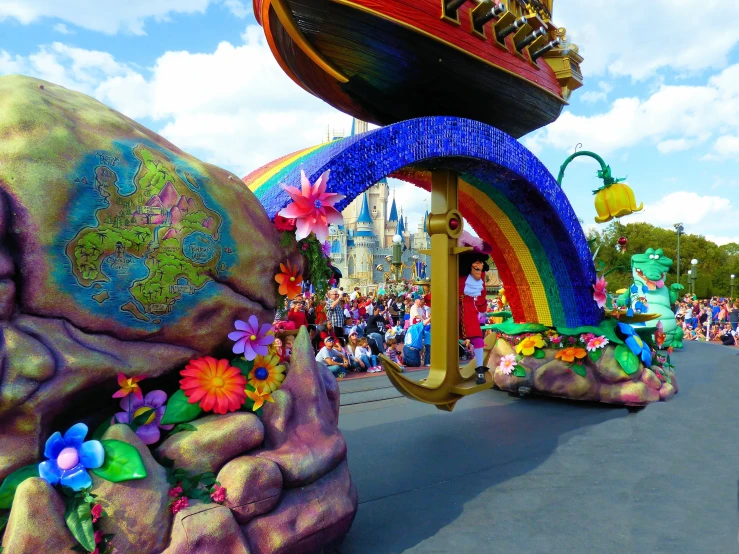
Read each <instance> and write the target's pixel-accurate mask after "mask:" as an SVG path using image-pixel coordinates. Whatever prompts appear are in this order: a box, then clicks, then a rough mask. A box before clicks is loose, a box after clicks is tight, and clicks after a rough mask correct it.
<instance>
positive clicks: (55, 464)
mask: <svg viewBox="0 0 739 554" xmlns="http://www.w3.org/2000/svg"><path fill="white" fill-rule="evenodd" d="M129 398H130V397H129ZM86 436H87V425H85V424H84V423H77V424H75V425H72V427H70V428H69V430H68V431H67V432H66V433H64V437H62V434H61V433H60V432H59V431H57V432H56V433H54V434H53V435H51V436H50V437H49V440H47V441H46V446H45V447H44V456H46V457H47V458H49V459H48V460H46V461H45V462H41V463H40V464H39V465H38V473H39V477H41V479H43V480H44V481H46V482H48V483H49V484H50V485H56V484H57V483H61V484H62V485H64V486H65V487H69V488H70V489H72V490H74V491H79V490H82V489H86V488H87V487H89V486H91V485H92V479H91V478H90V475H89V474H88V473H87V470H88V469H96V468H98V467H100V466H102V465H103V462H104V461H105V450H103V445H102V443H101V442H100V441H94V440H93V441H87V442H83V441H84V440H85V437H86Z"/></svg>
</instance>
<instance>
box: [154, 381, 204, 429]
mask: <svg viewBox="0 0 739 554" xmlns="http://www.w3.org/2000/svg"><path fill="white" fill-rule="evenodd" d="M202 411H203V410H201V409H200V406H198V405H197V404H190V402H189V401H188V400H187V396H185V393H184V392H183V391H182V389H180V390H178V391H177V392H176V393H174V394H173V395H172V396H170V397H169V400H168V401H167V408H166V409H165V411H164V416H163V417H162V421H161V422H160V423H161V424H162V425H171V424H173V423H189V422H190V421H193V420H194V419H197V417H198V416H199V415H200V414H201V413H202Z"/></svg>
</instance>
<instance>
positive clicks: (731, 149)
mask: <svg viewBox="0 0 739 554" xmlns="http://www.w3.org/2000/svg"><path fill="white" fill-rule="evenodd" d="M714 149H715V151H716V153H717V154H718V155H720V156H734V155H736V154H739V137H737V136H734V135H723V136H720V137H718V138H717V139H716V143H715V144H714Z"/></svg>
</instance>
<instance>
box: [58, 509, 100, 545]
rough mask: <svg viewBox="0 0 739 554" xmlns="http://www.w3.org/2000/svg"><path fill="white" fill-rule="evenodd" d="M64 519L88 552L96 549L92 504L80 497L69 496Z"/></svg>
mask: <svg viewBox="0 0 739 554" xmlns="http://www.w3.org/2000/svg"><path fill="white" fill-rule="evenodd" d="M64 519H65V520H66V522H67V527H69V531H70V532H71V533H72V536H73V537H74V538H75V539H77V542H79V543H80V544H81V545H82V546H83V547H84V548H85V550H87V551H88V552H92V551H93V550H95V531H94V530H93V528H92V515H91V514H90V505H89V504H88V503H87V502H84V501H83V500H81V499H79V498H67V499H66V502H65V509H64Z"/></svg>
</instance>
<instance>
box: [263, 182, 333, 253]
mask: <svg viewBox="0 0 739 554" xmlns="http://www.w3.org/2000/svg"><path fill="white" fill-rule="evenodd" d="M328 175H329V172H328V171H326V173H324V174H323V175H321V176H320V177H319V178H318V180H317V181H316V182H315V183H314V184H313V185H311V183H310V181H309V180H308V177H306V176H305V172H304V171H303V170H301V171H300V184H301V188H300V189H298V188H296V187H288V186H285V185H280V186H281V187H282V189H283V190H284V191H285V192H286V193H287V194H289V195H290V198H292V200H293V201H292V203H291V204H290V205H288V206H287V207H286V208H284V209H283V210H280V213H279V214H277V215H281V216H282V217H286V218H294V219H296V220H297V232H296V233H295V238H296V239H297V240H302V239H304V238H306V237H308V236H310V234H311V233H315V235H316V238H317V239H318V240H319V241H320V242H324V241H325V240H326V238H327V237H328V225H329V223H333V224H336V225H340V224H341V223H342V222H343V221H344V218H343V217H342V215H341V213H340V212H339V211H338V210H337V209H336V208H334V204H336V202H338V201H339V200H343V199H344V195H343V194H336V193H331V192H326V183H327V182H328Z"/></svg>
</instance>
